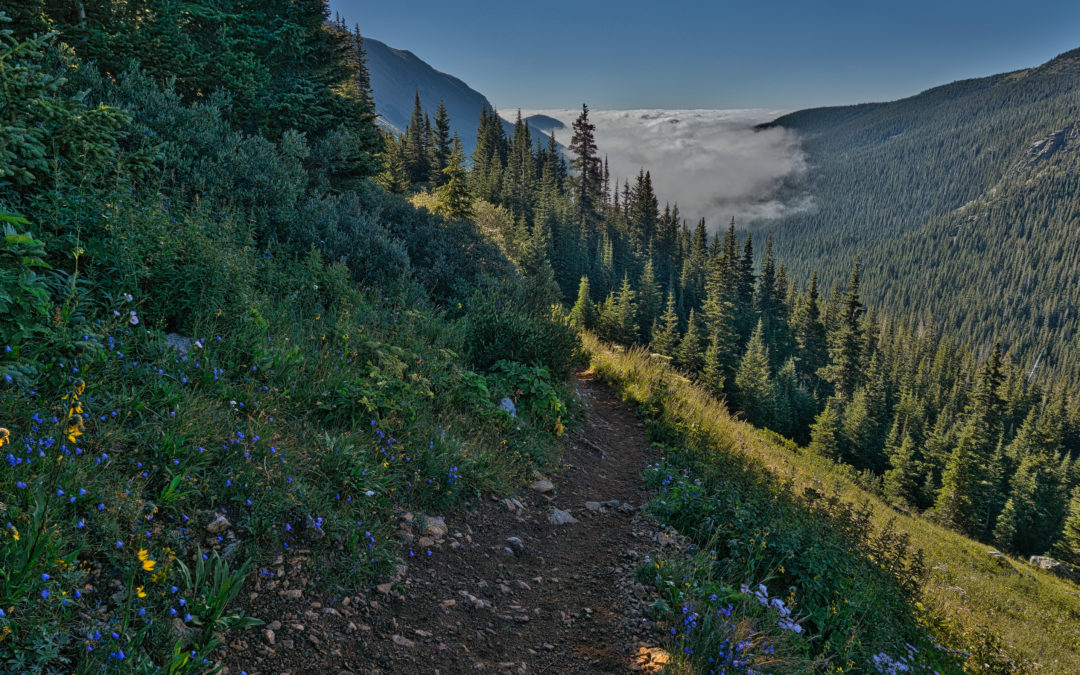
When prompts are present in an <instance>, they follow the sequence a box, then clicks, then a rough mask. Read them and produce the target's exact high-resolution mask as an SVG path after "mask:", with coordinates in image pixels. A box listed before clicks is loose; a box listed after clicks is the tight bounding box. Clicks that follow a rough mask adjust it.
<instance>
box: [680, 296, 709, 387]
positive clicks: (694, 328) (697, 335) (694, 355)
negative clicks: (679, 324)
mask: <svg viewBox="0 0 1080 675" xmlns="http://www.w3.org/2000/svg"><path fill="white" fill-rule="evenodd" d="M703 342H704V339H703V338H702V335H701V326H700V325H698V320H697V317H696V316H695V315H694V310H693V309H691V310H690V318H689V320H688V321H687V323H686V333H685V334H684V335H683V338H682V341H681V342H680V343H679V350H678V353H677V356H676V361H678V363H679V365H680V366H682V367H683V368H684V369H685V370H687V371H689V372H691V373H696V372H699V371H700V370H701V368H702V366H703V365H704V362H705V354H704V351H703V350H704V347H703V344H702V343H703Z"/></svg>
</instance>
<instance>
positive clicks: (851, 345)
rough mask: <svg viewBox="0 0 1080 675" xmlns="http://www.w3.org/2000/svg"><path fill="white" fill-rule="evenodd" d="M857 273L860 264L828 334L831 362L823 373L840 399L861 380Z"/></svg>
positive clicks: (852, 390)
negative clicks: (833, 325)
mask: <svg viewBox="0 0 1080 675" xmlns="http://www.w3.org/2000/svg"><path fill="white" fill-rule="evenodd" d="M860 274H861V269H860V265H859V263H858V262H856V263H855V269H853V270H852V271H851V276H850V277H849V278H848V285H847V290H846V291H845V292H844V295H843V301H842V303H841V306H840V308H839V313H838V315H837V319H836V330H835V332H834V333H833V334H832V335H830V342H831V347H830V350H829V352H830V358H831V363H830V364H829V365H828V366H826V367H825V369H824V370H823V372H822V374H823V376H824V377H825V379H826V380H828V381H829V382H830V383H831V384H832V385H833V388H834V390H835V391H836V394H837V395H838V396H840V397H841V398H850V397H851V395H852V394H853V393H854V392H855V387H856V386H858V384H859V382H860V381H861V378H862V369H861V366H862V355H863V332H862V321H861V319H862V314H863V305H862V302H861V301H860V300H859V281H860Z"/></svg>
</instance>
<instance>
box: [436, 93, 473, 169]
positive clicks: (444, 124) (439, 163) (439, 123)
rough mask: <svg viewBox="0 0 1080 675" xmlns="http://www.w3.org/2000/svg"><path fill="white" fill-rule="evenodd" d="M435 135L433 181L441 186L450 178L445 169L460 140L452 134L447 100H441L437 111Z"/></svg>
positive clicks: (463, 162)
mask: <svg viewBox="0 0 1080 675" xmlns="http://www.w3.org/2000/svg"><path fill="white" fill-rule="evenodd" d="M434 136H435V137H434V144H433V146H432V155H433V159H434V161H433V163H432V167H431V169H432V171H433V172H434V177H433V179H432V182H433V183H434V184H435V185H436V186H440V185H443V184H445V183H446V181H447V180H448V177H447V174H446V173H445V171H446V168H447V167H448V166H449V165H450V155H451V153H452V152H453V151H454V144H455V141H458V140H460V139H457V138H456V134H454V135H451V131H450V114H449V113H447V111H446V102H445V101H439V108H438V110H437V111H436V113H435V126H434ZM461 165H462V166H464V165H465V153H464V150H462V156H461Z"/></svg>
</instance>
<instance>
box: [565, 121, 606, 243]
mask: <svg viewBox="0 0 1080 675" xmlns="http://www.w3.org/2000/svg"><path fill="white" fill-rule="evenodd" d="M570 152H571V153H572V154H573V159H572V160H571V161H570V168H571V169H573V170H574V171H576V172H577V176H575V178H574V184H575V191H574V192H575V195H574V196H575V198H576V200H577V208H578V219H579V221H580V222H581V223H584V224H586V225H592V224H593V223H594V222H595V220H596V216H597V203H598V202H599V201H600V200H601V199H602V198H601V195H600V192H601V190H602V181H603V176H602V175H601V165H600V158H599V157H598V156H597V148H596V125H594V124H593V123H592V122H590V121H589V106H587V105H582V106H581V114H580V115H579V116H578V118H577V120H575V121H574V136H573V138H572V139H570Z"/></svg>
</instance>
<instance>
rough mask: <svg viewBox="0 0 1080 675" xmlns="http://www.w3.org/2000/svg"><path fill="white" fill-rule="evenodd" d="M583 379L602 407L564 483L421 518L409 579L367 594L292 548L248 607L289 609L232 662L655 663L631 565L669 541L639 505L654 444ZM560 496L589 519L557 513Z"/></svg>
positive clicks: (482, 667) (357, 666)
mask: <svg viewBox="0 0 1080 675" xmlns="http://www.w3.org/2000/svg"><path fill="white" fill-rule="evenodd" d="M577 384H578V390H579V393H580V395H581V397H582V400H583V401H584V402H585V404H586V405H588V406H589V419H588V422H587V424H586V425H585V426H584V428H583V429H582V430H581V431H580V432H577V433H574V434H568V436H569V438H568V439H567V442H566V450H565V454H564V457H563V463H562V466H561V467H560V469H559V470H558V472H556V473H555V474H554V475H552V476H550V481H551V483H553V485H554V489H553V490H551V491H550V492H546V493H542V492H539V491H537V490H534V489H529V488H525V489H523V490H522V494H520V495H518V496H517V497H516V498H515V499H516V501H517V503H515V501H514V500H513V499H507V500H500V501H488V502H485V503H484V504H482V505H481V506H479V507H477V508H476V509H475V510H472V511H468V512H458V513H451V514H448V517H447V519H446V526H447V528H446V532H445V533H439V532H438V530H439V529H440V528H439V527H438V524H437V523H428V524H429V525H431V526H432V529H431V531H430V532H429V533H427V535H425V532H424V523H422V522H420V520H419V519H418V520H417V521H416V523H415V525H414V526H413V527H412V532H413V533H414V535H413V536H415V537H416V538H415V540H414V541H413V543H412V548H413V549H414V550H416V552H417V555H416V557H414V558H411V559H409V560H408V565H407V567H406V569H405V570H404V574H403V575H401V576H400V577H399V579H398V580H397V581H396V582H394V583H393V584H392V585H391V584H386V585H383V586H380V587H379V588H378V589H377V590H376V591H375V592H373V593H372V594H371V595H370V596H369V597H366V598H361V597H353V598H345V599H343V600H340V601H335V602H328V601H327V600H326V599H319V598H318V593H317V592H316V590H315V589H313V588H312V586H311V585H306V584H307V581H306V580H305V579H303V578H302V575H303V566H304V563H305V560H303V557H302V556H294V557H293V558H290V559H289V560H282V561H281V568H279V569H283V570H286V569H287V570H290V572H291V573H290V572H286V573H285V575H284V576H285V577H286V578H292V579H294V581H293V582H292V583H291V584H290V583H288V582H284V583H282V584H281V585H278V584H274V583H273V582H271V581H268V580H266V579H263V578H259V579H257V580H256V584H255V591H254V592H253V593H252V595H251V596H249V598H248V601H247V602H246V603H245V607H244V609H245V610H246V611H247V612H249V613H251V614H253V615H254V616H258V617H260V618H264V619H265V620H269V617H273V616H278V617H280V618H279V619H277V622H276V623H271V624H270V625H269V627H260V628H257V629H251V630H249V631H247V632H246V633H245V634H244V635H243V636H242V637H241V638H239V639H237V640H236V641H234V642H233V643H231V645H230V646H231V648H230V649H229V658H228V659H227V661H226V664H227V665H228V666H229V672H230V673H232V674H233V675H236V674H237V673H240V672H241V671H246V672H247V673H249V675H255V674H256V673H384V674H388V673H440V674H444V675H445V674H447V673H465V672H494V673H597V672H600V673H603V672H613V673H623V672H631V671H635V670H641V669H643V667H644V669H646V670H649V669H651V668H649V667H648V665H647V664H648V662H649V659H650V658H653V659H654V661H653V665H655V659H658V658H662V654H661V652H660V651H659V650H651V651H650V650H647V649H645V648H643V647H642V645H643V644H644V642H645V641H648V638H649V635H650V633H651V632H652V630H653V627H652V625H651V623H650V622H646V621H645V620H644V619H643V618H642V616H641V609H640V607H641V604H642V603H641V600H640V597H643V595H644V589H643V588H642V587H641V586H639V585H636V584H635V583H634V582H633V579H632V574H633V571H634V568H635V567H636V566H637V565H638V564H639V562H640V560H641V558H642V557H643V556H644V555H645V554H646V553H648V552H650V551H652V550H654V549H655V548H656V547H657V544H656V543H655V542H656V539H657V538H658V537H657V534H656V532H655V524H650V523H648V522H646V521H644V520H642V519H641V518H640V517H639V514H638V511H637V508H636V507H640V506H641V505H642V504H643V503H644V502H645V501H646V499H647V495H646V494H645V492H644V491H643V489H642V486H641V470H642V468H643V467H644V465H645V464H646V463H647V462H648V461H649V460H650V457H651V452H650V448H649V446H648V443H647V441H646V437H645V430H644V428H643V426H642V424H641V422H640V421H639V420H638V419H637V418H636V417H635V416H634V415H633V413H631V412H630V411H629V410H628V409H627V408H626V407H625V406H623V405H622V404H621V403H619V402H618V401H617V400H616V399H615V398H614V397H613V396H612V395H611V393H610V392H609V391H607V390H606V389H605V388H603V387H602V386H600V385H599V384H597V383H596V382H595V381H593V380H592V378H591V377H590V376H589V375H588V374H583V375H581V376H579V378H578V383H577ZM616 501H617V502H618V504H617V505H616V503H615V502H616ZM587 502H591V503H590V504H589V506H588V507H587V506H586V503H587ZM627 505H629V506H627ZM590 507H591V508H590ZM631 507H634V508H631ZM555 509H561V510H563V511H567V512H569V513H570V514H571V515H572V516H573V517H574V518H575V519H577V521H578V522H572V523H567V524H562V525H556V524H553V523H552V522H551V516H552V514H553V513H554V510H555ZM422 536H427V537H428V539H421V538H420V537H422ZM514 537H516V538H517V539H516V540H513V539H511V538H514ZM659 538H660V539H664V538H663V537H659ZM428 549H430V550H431V552H432V555H430V556H428V555H426V551H427V550H428ZM305 585H306V587H305ZM290 589H291V591H290ZM268 631H270V632H268Z"/></svg>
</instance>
